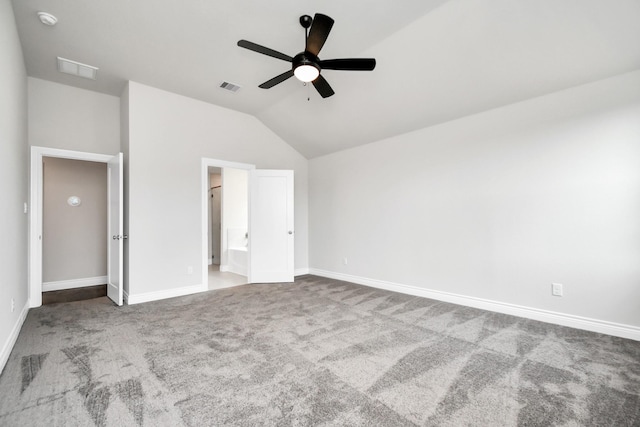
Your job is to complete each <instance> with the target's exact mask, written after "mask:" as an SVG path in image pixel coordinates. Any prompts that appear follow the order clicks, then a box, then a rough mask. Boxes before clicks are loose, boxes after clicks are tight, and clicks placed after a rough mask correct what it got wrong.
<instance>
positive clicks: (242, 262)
mask: <svg viewBox="0 0 640 427" xmlns="http://www.w3.org/2000/svg"><path fill="white" fill-rule="evenodd" d="M211 164H215V165H216V166H212V165H211ZM239 166H240V167H239ZM249 168H250V165H241V164H231V163H227V162H217V161H211V162H209V163H208V166H207V184H208V185H207V188H206V198H207V213H208V214H207V221H206V227H205V230H206V233H207V240H208V241H207V246H208V251H207V264H208V266H207V267H208V268H207V277H206V282H205V283H206V284H207V289H209V290H213V289H222V288H227V287H231V286H237V285H242V284H246V283H248V282H249V280H248V277H247V275H248V262H249V260H248V231H249V170H250V169H249Z"/></svg>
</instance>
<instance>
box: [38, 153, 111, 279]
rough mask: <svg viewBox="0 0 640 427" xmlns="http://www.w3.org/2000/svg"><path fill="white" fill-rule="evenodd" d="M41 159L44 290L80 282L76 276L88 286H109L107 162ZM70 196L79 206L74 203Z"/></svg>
mask: <svg viewBox="0 0 640 427" xmlns="http://www.w3.org/2000/svg"><path fill="white" fill-rule="evenodd" d="M43 163H44V167H43V171H44V173H43V184H44V186H43V234H42V280H43V282H44V283H43V290H44V291H47V290H54V289H52V288H51V287H52V286H55V288H56V289H62V288H63V287H60V286H59V285H60V283H58V286H56V284H55V283H51V282H68V281H75V282H76V283H75V285H78V284H79V282H80V281H79V280H78V279H83V283H82V285H84V286H91V285H101V284H105V283H106V281H105V277H106V276H107V165H106V164H105V163H96V162H86V161H79V160H70V159H60V158H53V157H45V158H43ZM70 196H77V197H79V198H80V200H81V203H80V205H79V206H75V207H74V206H70V205H69V204H68V203H67V199H68V198H69V197H70ZM67 286H68V287H69V288H70V287H74V284H73V283H68V284H67Z"/></svg>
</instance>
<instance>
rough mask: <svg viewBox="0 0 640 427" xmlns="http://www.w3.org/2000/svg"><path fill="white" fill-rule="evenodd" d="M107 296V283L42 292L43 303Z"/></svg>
mask: <svg viewBox="0 0 640 427" xmlns="http://www.w3.org/2000/svg"><path fill="white" fill-rule="evenodd" d="M104 296H107V285H96V286H86V287H84V288H74V289H63V290H61V291H48V292H43V293H42V305H47V304H58V303H61V302H73V301H84V300H88V299H94V298H100V297H104Z"/></svg>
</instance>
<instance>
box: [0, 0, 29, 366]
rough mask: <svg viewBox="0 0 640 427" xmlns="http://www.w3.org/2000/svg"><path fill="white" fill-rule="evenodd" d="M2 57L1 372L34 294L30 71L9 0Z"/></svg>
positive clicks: (0, 34)
mask: <svg viewBox="0 0 640 427" xmlns="http://www.w3.org/2000/svg"><path fill="white" fill-rule="evenodd" d="M0 52H2V54H3V55H2V60H1V61H0V194H2V203H0V220H1V221H2V225H3V233H2V239H1V241H0V271H1V272H2V276H1V278H0V289H1V290H2V298H0V303H1V306H0V371H1V370H2V368H4V365H5V363H6V361H7V359H8V357H9V353H10V352H11V348H12V346H13V343H14V342H15V339H16V338H17V336H18V332H19V331H20V326H21V325H22V321H23V320H24V317H23V316H26V311H27V293H28V292H27V289H28V286H27V259H28V255H27V241H28V239H27V237H28V236H27V224H28V216H27V215H26V214H25V212H24V208H23V206H24V205H23V204H24V203H25V202H27V201H28V200H29V195H28V189H27V183H28V173H27V167H28V166H27V165H28V160H27V159H28V156H27V148H28V144H27V72H26V69H25V65H24V57H23V55H22V47H21V46H20V40H19V39H18V31H17V29H16V22H15V19H14V15H13V8H12V7H11V2H10V1H9V0H1V1H0ZM12 301H13V310H12V304H11V302H12Z"/></svg>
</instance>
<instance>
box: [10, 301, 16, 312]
mask: <svg viewBox="0 0 640 427" xmlns="http://www.w3.org/2000/svg"><path fill="white" fill-rule="evenodd" d="M15 310H16V301H15V300H14V299H13V298H11V312H12V313H13V312H14V311H15Z"/></svg>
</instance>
